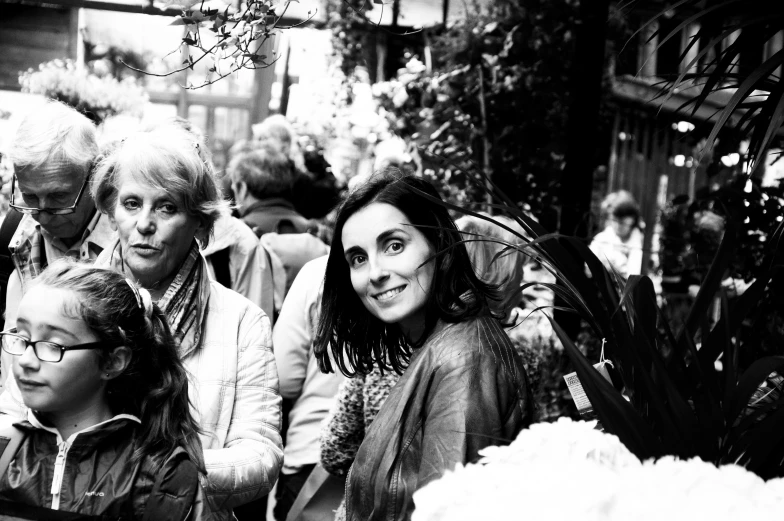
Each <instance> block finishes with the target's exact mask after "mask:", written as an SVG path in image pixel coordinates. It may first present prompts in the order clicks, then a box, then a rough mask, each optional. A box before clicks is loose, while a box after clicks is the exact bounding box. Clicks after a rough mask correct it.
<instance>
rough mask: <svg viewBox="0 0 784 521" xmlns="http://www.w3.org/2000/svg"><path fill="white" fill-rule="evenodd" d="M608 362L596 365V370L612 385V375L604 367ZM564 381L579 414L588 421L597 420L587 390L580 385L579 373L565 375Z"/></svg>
mask: <svg viewBox="0 0 784 521" xmlns="http://www.w3.org/2000/svg"><path fill="white" fill-rule="evenodd" d="M606 363H607V362H606V361H604V362H599V363H598V364H594V366H593V367H594V368H595V369H596V370H597V371H599V374H601V375H602V376H603V377H604V379H605V380H607V381H608V382H610V384H612V380H610V373H608V372H607V368H606V367H605V366H604V365H605V364H606ZM563 378H564V380H566V385H567V387H569V394H571V395H572V400H574V404H575V405H576V406H577V412H579V413H580V416H582V417H583V418H584V419H586V420H594V419H596V415H595V414H594V413H593V405H591V400H589V399H588V396H587V395H586V394H585V389H583V384H582V383H580V379H579V378H578V377H577V373H576V372H574V373H569V374H567V375H564V377H563Z"/></svg>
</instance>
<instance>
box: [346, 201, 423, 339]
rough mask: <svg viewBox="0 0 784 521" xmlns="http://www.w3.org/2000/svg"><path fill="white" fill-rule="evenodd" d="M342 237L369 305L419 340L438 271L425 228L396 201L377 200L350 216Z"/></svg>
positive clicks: (361, 293)
mask: <svg viewBox="0 0 784 521" xmlns="http://www.w3.org/2000/svg"><path fill="white" fill-rule="evenodd" d="M342 241H343V252H344V256H345V259H346V262H347V263H348V266H349V270H350V275H351V285H352V286H353V288H354V291H356V293H357V295H358V296H359V299H360V300H361V301H362V303H363V304H364V306H365V308H366V309H367V310H368V311H369V312H370V313H371V314H372V315H373V316H375V317H376V318H378V319H379V320H381V321H382V322H385V323H387V324H399V325H400V327H401V328H402V329H403V332H404V333H405V334H406V335H407V336H408V337H409V338H410V339H412V340H417V339H418V338H419V336H420V335H421V333H422V331H424V326H425V311H426V309H425V305H426V303H427V298H428V295H429V294H430V291H431V286H432V283H433V272H434V262H433V261H432V260H431V261H428V259H429V258H430V257H431V256H432V254H433V251H432V248H431V246H430V244H429V243H428V241H427V239H426V238H425V236H424V235H423V234H422V232H421V231H419V230H418V229H417V228H416V227H414V226H412V224H411V222H410V221H409V220H408V218H407V217H406V216H405V214H404V213H403V212H401V211H400V210H398V209H397V208H395V207H394V206H392V205H390V204H386V203H371V204H369V205H368V206H366V207H364V208H362V209H360V210H359V211H357V212H356V213H355V214H354V215H352V216H351V217H349V218H348V219H347V220H346V223H345V225H344V227H343V233H342Z"/></svg>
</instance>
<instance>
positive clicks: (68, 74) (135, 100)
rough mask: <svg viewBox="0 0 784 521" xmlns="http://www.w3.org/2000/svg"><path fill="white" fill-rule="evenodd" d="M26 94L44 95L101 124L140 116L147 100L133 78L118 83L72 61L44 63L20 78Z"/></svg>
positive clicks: (145, 94) (144, 93)
mask: <svg viewBox="0 0 784 521" xmlns="http://www.w3.org/2000/svg"><path fill="white" fill-rule="evenodd" d="M19 84H20V85H21V86H22V91H23V92H30V93H33V94H42V95H44V96H46V97H47V98H52V99H56V100H59V101H62V102H63V103H66V104H68V105H70V106H72V107H74V108H75V109H76V110H78V111H80V112H82V113H84V115H85V116H87V117H88V118H90V119H91V120H93V121H94V122H95V123H100V122H101V121H103V120H104V119H106V118H107V117H109V116H115V115H117V114H123V113H128V114H131V115H137V116H141V113H142V111H143V110H144V105H145V103H147V100H148V97H147V93H146V92H145V91H144V89H143V88H142V87H141V86H139V85H138V84H137V83H136V80H135V79H134V78H126V79H124V80H122V81H118V80H116V79H115V78H113V77H111V76H103V77H100V76H97V75H95V74H91V73H90V72H88V71H87V70H86V69H83V68H78V67H77V66H76V64H75V63H74V62H73V61H71V60H53V61H50V62H46V63H42V64H41V65H39V66H38V70H34V69H28V70H27V72H23V73H22V74H20V75H19Z"/></svg>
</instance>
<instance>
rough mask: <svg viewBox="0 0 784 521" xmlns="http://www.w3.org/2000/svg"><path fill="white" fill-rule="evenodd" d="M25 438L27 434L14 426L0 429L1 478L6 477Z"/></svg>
mask: <svg viewBox="0 0 784 521" xmlns="http://www.w3.org/2000/svg"><path fill="white" fill-rule="evenodd" d="M25 437H26V434H25V432H24V431H23V430H22V429H20V428H18V427H14V426H13V425H9V426H7V427H4V428H3V429H0V476H5V474H6V472H7V471H8V466H9V465H10V464H11V460H12V459H14V456H16V453H17V452H18V451H19V447H21V446H22V442H23V441H24V439H25Z"/></svg>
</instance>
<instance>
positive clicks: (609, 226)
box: [590, 190, 644, 280]
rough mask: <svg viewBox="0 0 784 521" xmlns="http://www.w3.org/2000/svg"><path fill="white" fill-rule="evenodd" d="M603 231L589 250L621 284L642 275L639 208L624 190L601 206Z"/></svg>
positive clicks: (607, 198) (610, 195)
mask: <svg viewBox="0 0 784 521" xmlns="http://www.w3.org/2000/svg"><path fill="white" fill-rule="evenodd" d="M601 210H602V215H603V216H604V218H605V228H604V230H602V231H601V232H599V233H597V234H596V236H594V238H593V240H592V241H591V245H590V248H591V250H592V251H593V252H594V253H595V254H596V256H597V257H598V258H599V260H601V261H602V263H603V264H604V265H605V267H606V268H607V269H608V270H610V271H611V272H612V271H614V272H617V273H618V274H619V275H620V276H621V277H622V278H623V279H624V280H626V279H627V278H629V275H639V274H640V273H641V272H642V256H643V255H642V253H643V251H642V249H643V238H644V237H643V232H642V230H641V223H640V206H639V205H638V204H637V201H635V200H634V196H632V194H631V193H629V192H627V191H626V190H621V191H618V192H613V193H611V194H609V195H607V197H605V198H604V200H603V201H602V204H601Z"/></svg>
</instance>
